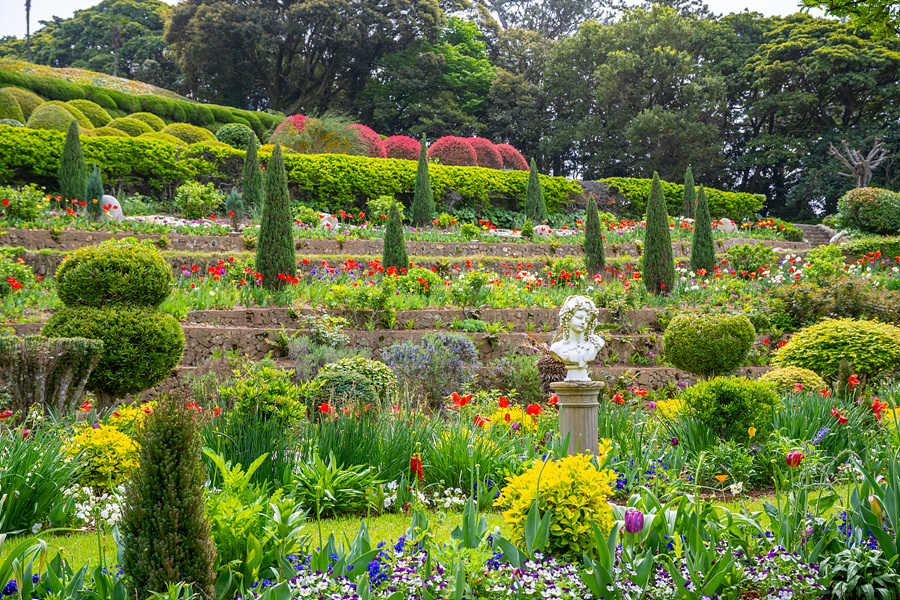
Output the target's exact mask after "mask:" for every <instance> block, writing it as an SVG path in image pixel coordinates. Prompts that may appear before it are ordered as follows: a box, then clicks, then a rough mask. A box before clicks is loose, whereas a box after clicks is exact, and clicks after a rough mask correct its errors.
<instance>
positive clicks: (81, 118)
mask: <svg viewBox="0 0 900 600" xmlns="http://www.w3.org/2000/svg"><path fill="white" fill-rule="evenodd" d="M45 105H47V106H49V105H56V106H59V107H60V108H62V109H63V110H65V111H66V112H68V113H69V114H70V115H72V116H73V117H74V118H75V120H76V121H78V125H79V126H80V127H81V128H83V129H93V128H94V124H93V123H91V120H90V119H88V118H87V117H86V116H85V115H84V113H83V112H81V111H80V110H78V108H76V107H75V106H72V105H71V104H69V103H67V102H62V101H61V100H51V101H50V102H46V103H45Z"/></svg>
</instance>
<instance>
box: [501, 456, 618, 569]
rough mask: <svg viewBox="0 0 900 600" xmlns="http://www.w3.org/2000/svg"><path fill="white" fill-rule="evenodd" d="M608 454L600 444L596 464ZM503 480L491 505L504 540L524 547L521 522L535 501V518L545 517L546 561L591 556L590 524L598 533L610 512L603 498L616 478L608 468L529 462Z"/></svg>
mask: <svg viewBox="0 0 900 600" xmlns="http://www.w3.org/2000/svg"><path fill="white" fill-rule="evenodd" d="M609 450H610V444H609V442H608V441H606V440H603V441H601V444H600V451H599V454H598V455H597V462H598V463H599V464H603V463H604V462H605V460H606V456H607V454H608V453H609ZM507 481H508V482H509V483H508V484H507V485H506V487H504V488H503V491H502V492H501V493H500V497H499V498H497V501H496V502H495V503H494V505H495V506H499V507H501V508H502V509H503V519H504V522H505V523H506V527H507V528H508V529H509V539H510V541H511V542H513V543H514V544H516V545H518V546H522V545H523V544H524V541H525V521H526V519H527V517H528V511H529V510H530V509H531V507H532V506H533V505H534V502H535V499H537V500H538V508H539V509H540V511H541V514H543V513H544V512H545V511H547V510H549V511H550V514H551V517H550V539H549V540H548V542H547V546H546V551H547V552H548V553H549V554H550V555H551V556H569V557H580V556H582V554H588V555H594V553H595V551H596V548H595V544H594V535H593V529H592V527H591V525H592V524H596V525H597V527H599V528H600V530H602V531H604V532H609V530H610V529H611V528H612V525H613V521H614V518H613V512H612V508H611V507H610V505H609V504H608V503H607V501H606V498H607V495H608V494H609V493H610V491H611V490H612V488H613V485H614V484H615V481H616V474H615V472H614V471H612V470H611V469H602V468H601V469H598V468H597V467H596V466H594V463H592V462H591V457H590V456H588V455H584V454H579V455H577V456H567V457H565V458H560V459H556V460H551V461H548V462H543V461H540V460H535V461H534V464H533V465H532V466H531V467H529V468H528V469H527V470H526V471H525V472H524V473H522V474H521V475H517V476H515V477H508V478H507Z"/></svg>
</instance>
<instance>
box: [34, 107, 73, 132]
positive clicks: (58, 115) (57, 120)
mask: <svg viewBox="0 0 900 600" xmlns="http://www.w3.org/2000/svg"><path fill="white" fill-rule="evenodd" d="M74 120H75V117H73V116H72V113H70V112H69V111H67V110H66V109H65V108H63V107H62V106H59V105H58V104H49V103H46V104H42V105H40V106H39V107H37V109H35V111H34V112H33V113H31V117H29V119H28V122H27V123H26V124H25V126H26V127H28V128H30V129H52V130H54V131H59V132H61V133H66V132H67V131H68V130H69V123H70V122H71V121H74Z"/></svg>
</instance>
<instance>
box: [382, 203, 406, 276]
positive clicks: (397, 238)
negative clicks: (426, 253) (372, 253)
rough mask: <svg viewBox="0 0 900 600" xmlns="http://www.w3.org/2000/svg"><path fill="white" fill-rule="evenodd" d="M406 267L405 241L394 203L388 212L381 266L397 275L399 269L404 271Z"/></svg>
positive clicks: (401, 220) (397, 210)
mask: <svg viewBox="0 0 900 600" xmlns="http://www.w3.org/2000/svg"><path fill="white" fill-rule="evenodd" d="M408 265H409V255H408V254H407V253H406V239H405V238H404V237H403V219H401V218H400V209H399V208H398V207H397V203H396V202H394V203H393V204H391V209H390V210H389V211H388V218H387V228H386V229H385V232H384V248H383V254H382V258H381V266H382V267H384V268H385V269H389V268H391V267H394V268H395V269H397V274H398V275H399V274H400V269H405V268H406V267H407V266H408Z"/></svg>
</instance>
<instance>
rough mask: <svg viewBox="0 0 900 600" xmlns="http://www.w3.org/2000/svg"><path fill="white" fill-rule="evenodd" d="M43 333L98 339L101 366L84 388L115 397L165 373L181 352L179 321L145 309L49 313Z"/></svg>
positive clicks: (153, 381)
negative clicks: (100, 348)
mask: <svg viewBox="0 0 900 600" xmlns="http://www.w3.org/2000/svg"><path fill="white" fill-rule="evenodd" d="M41 334H42V335H44V336H47V337H83V338H88V339H94V340H100V341H102V342H103V355H102V356H101V358H100V364H99V365H98V366H97V368H96V369H94V372H93V373H91V376H90V378H89V379H88V382H87V385H86V388H87V389H89V390H95V391H97V392H98V393H101V394H106V395H108V396H113V397H122V396H124V395H125V394H136V393H138V392H142V391H144V390H146V389H148V388H150V387H153V386H154V385H156V384H157V383H159V382H160V381H162V380H163V379H165V378H166V377H167V376H168V375H169V373H170V372H171V371H172V369H173V368H175V365H177V364H178V361H179V360H181V355H182V352H183V351H184V332H183V331H182V330H181V326H180V325H179V324H178V321H176V320H175V318H174V317H172V316H171V315H166V314H162V313H159V312H157V311H155V310H147V309H130V308H116V309H97V308H90V307H82V306H79V307H72V308H63V309H61V310H59V311H57V312H56V313H55V314H54V315H53V316H51V317H50V319H49V320H48V321H47V323H46V325H44V328H43V330H42V331H41Z"/></svg>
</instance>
